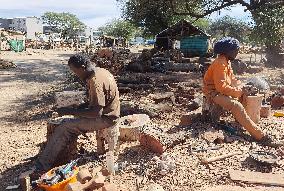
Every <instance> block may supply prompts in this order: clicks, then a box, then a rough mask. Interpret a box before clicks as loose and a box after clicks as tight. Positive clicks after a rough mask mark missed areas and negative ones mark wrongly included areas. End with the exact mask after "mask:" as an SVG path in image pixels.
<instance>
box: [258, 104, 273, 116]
mask: <svg viewBox="0 0 284 191" xmlns="http://www.w3.org/2000/svg"><path fill="white" fill-rule="evenodd" d="M270 116H271V106H270V105H263V106H261V109H260V117H264V118H268V117H270Z"/></svg>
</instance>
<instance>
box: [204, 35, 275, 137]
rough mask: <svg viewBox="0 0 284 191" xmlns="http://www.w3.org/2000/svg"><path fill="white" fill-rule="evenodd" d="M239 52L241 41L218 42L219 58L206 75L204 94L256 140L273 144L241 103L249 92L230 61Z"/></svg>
mask: <svg viewBox="0 0 284 191" xmlns="http://www.w3.org/2000/svg"><path fill="white" fill-rule="evenodd" d="M238 51H239V41H238V40H237V39H234V38H230V37H226V38H223V39H221V40H219V41H218V42H216V44H215V46H214V52H215V53H216V54H218V57H217V58H216V59H215V60H214V61H213V63H212V64H211V65H210V67H209V68H208V70H207V71H206V73H205V76H204V80H203V83H204V88H203V93H204V95H205V97H206V99H207V100H209V102H211V103H215V104H216V105H218V106H221V107H222V108H224V109H225V110H227V111H230V112H231V113H232V114H233V115H234V117H235V118H236V120H237V121H238V122H239V123H240V124H241V125H242V126H243V127H244V128H245V129H246V130H247V131H248V132H249V133H250V134H251V136H252V137H253V138H254V139H255V140H257V141H261V142H267V141H269V142H271V139H270V138H268V137H267V136H264V134H263V132H262V131H261V130H259V128H258V127H257V125H256V124H255V123H254V122H253V121H252V120H251V119H250V117H249V116H248V115H247V113H246V111H245V109H244V107H243V105H242V103H241V102H240V101H239V100H242V98H243V97H244V96H246V95H247V94H248V92H246V90H245V89H242V87H241V82H240V81H239V80H237V79H236V78H235V76H234V74H233V70H232V67H231V62H230V61H231V60H234V59H235V58H236V56H237V54H238Z"/></svg>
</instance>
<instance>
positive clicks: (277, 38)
mask: <svg viewBox="0 0 284 191" xmlns="http://www.w3.org/2000/svg"><path fill="white" fill-rule="evenodd" d="M252 15H253V17H254V21H255V25H254V28H253V32H252V35H251V37H252V40H253V41H254V42H256V43H258V44H261V45H265V46H266V53H267V55H266V57H267V60H268V62H267V64H268V65H269V66H281V65H282V66H284V58H283V55H281V54H279V53H280V52H282V50H281V47H280V45H281V41H282V40H283V38H284V7H278V8H275V9H268V8H266V7H264V8H262V9H259V10H258V11H255V12H254V13H253V14H252Z"/></svg>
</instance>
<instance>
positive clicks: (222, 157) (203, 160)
mask: <svg viewBox="0 0 284 191" xmlns="http://www.w3.org/2000/svg"><path fill="white" fill-rule="evenodd" d="M241 154H242V152H241V151H237V152H233V153H229V154H224V155H220V156H217V157H211V158H202V159H200V160H201V163H202V164H209V163H211V162H215V161H218V160H223V159H225V158H228V157H231V156H234V155H241Z"/></svg>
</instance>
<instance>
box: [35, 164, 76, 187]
mask: <svg viewBox="0 0 284 191" xmlns="http://www.w3.org/2000/svg"><path fill="white" fill-rule="evenodd" d="M57 168H58V167H56V168H53V169H51V170H50V171H48V172H47V173H46V174H47V175H48V176H51V175H52V174H53V172H54V170H55V169H57ZM78 172H79V168H77V167H75V168H74V173H73V175H72V176H71V177H69V178H67V179H65V180H63V181H61V182H58V183H57V184H54V185H51V186H49V185H46V184H39V187H40V188H42V189H44V190H45V191H66V189H65V187H66V186H67V184H69V183H73V182H77V174H78Z"/></svg>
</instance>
